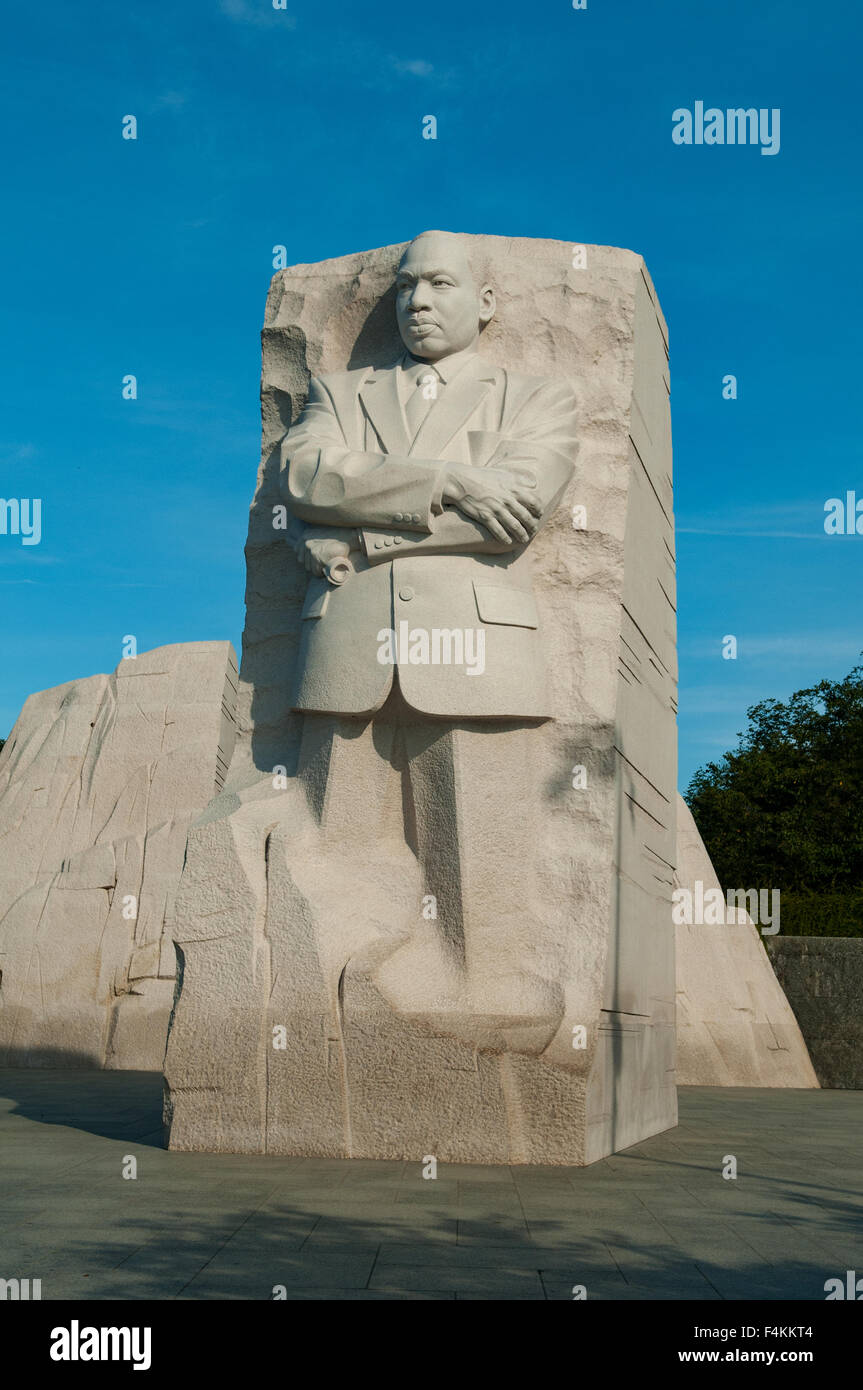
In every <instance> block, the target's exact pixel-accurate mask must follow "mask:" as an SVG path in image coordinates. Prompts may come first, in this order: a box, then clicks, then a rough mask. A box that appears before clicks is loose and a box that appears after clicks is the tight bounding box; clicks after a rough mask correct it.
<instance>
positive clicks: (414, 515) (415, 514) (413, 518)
mask: <svg viewBox="0 0 863 1390" xmlns="http://www.w3.org/2000/svg"><path fill="white" fill-rule="evenodd" d="M419 519H420V514H419V512H414V514H413V516H412V517H411V521H416V522H419Z"/></svg>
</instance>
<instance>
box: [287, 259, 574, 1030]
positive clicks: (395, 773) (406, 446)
mask: <svg viewBox="0 0 863 1390" xmlns="http://www.w3.org/2000/svg"><path fill="white" fill-rule="evenodd" d="M477 269H478V268H476V267H472V266H471V264H470V262H469V260H468V257H467V254H466V252H465V249H464V246H463V244H462V242H461V241H460V240H459V238H458V237H456V236H454V235H451V234H449V233H443V232H426V233H423V234H422V235H421V236H419V237H417V239H416V240H415V241H413V242H412V243H411V244H410V246H409V247H408V249H407V251H406V252H405V254H404V256H403V258H402V261H401V263H400V265H399V269H398V274H397V281H396V294H397V300H396V305H397V319H398V327H399V332H400V334H401V338H402V342H403V344H404V349H405V350H404V353H403V355H402V356H401V357H400V359H399V360H398V361H397V362H395V363H394V364H393V365H392V366H390V367H388V368H386V369H383V370H376V369H373V368H365V369H360V370H353V371H344V372H335V373H328V374H326V375H323V376H320V377H318V378H313V379H312V382H311V387H310V394H309V399H308V404H307V405H306V407H305V410H304V411H303V413H302V415H301V416H300V418H299V419H298V420H297V422H296V424H295V425H294V426H293V427H292V429H291V430H290V431H289V432H288V434H287V435H286V437H285V439H284V441H283V444H282V494H283V498H284V501H285V503H286V504H287V507H288V510H289V512H290V514H291V516H292V518H293V527H294V531H293V535H294V544H295V546H296V550H297V556H298V559H299V560H300V561H301V563H304V564H305V566H306V568H307V569H308V570H309V574H310V578H309V583H308V592H307V594H306V599H305V603H304V606H303V610H302V622H301V629H302V635H301V642H300V650H299V658H298V663H297V673H296V684H295V690H294V692H293V697H292V703H293V708H294V709H296V710H298V711H301V712H303V714H304V721H303V736H302V747H301V752H300V763H299V769H298V771H299V776H300V779H301V781H302V782H303V784H304V786H305V790H306V795H307V797H308V800H309V804H310V806H311V808H312V811H313V813H314V816H315V818H316V821H317V823H318V824H319V826H320V827H321V828H322V829H323V830H324V831H325V832H326V831H329V832H330V835H331V837H332V849H331V850H328V851H327V852H331V853H332V854H333V855H337V853H338V840H339V837H340V836H343V835H346V834H348V835H349V836H350V837H351V839H352V843H356V838H357V837H360V838H362V837H363V836H365V837H367V839H368V843H369V847H370V852H373V850H375V847H378V848H379V846H380V844H381V843H382V842H383V841H384V840H385V839H386V837H387V836H388V835H391V834H393V833H399V834H401V835H402V836H403V838H404V840H406V841H407V844H408V845H409V846H410V848H411V850H412V851H413V853H414V854H415V856H416V858H417V860H418V862H419V865H420V868H421V874H422V881H423V894H424V897H423V901H424V902H426V903H427V904H430V907H429V910H428V911H427V912H426V918H427V919H428V920H425V921H422V922H421V923H419V926H420V928H422V930H418V932H417V937H416V941H415V942H414V943H413V944H411V943H408V944H407V945H406V947H405V948H404V949H403V950H402V952H397V953H396V955H397V957H398V956H401V960H400V962H399V963H397V964H395V965H394V966H393V969H392V971H391V972H390V975H389V978H388V979H387V973H386V971H384V979H383V985H384V987H385V988H387V987H389V989H390V991H391V995H392V997H393V998H394V1000H395V1002H396V1003H397V1004H399V1006H401V1007H406V1008H410V1009H411V1010H413V1011H415V1012H419V1013H426V1014H429V1015H431V1014H440V1013H441V1012H450V1013H453V1014H458V1015H460V1016H463V1017H465V1018H466V1017H468V1016H470V1017H472V1018H473V1019H474V1020H475V1021H476V1034H475V1037H476V1040H477V1041H478V1042H480V1043H482V1042H483V1041H484V1042H485V1043H486V1044H489V1045H490V1040H491V1042H492V1043H493V1040H494V1038H495V1037H497V1038H499V1037H501V1036H502V1035H503V1034H506V1036H507V1037H509V1036H510V1035H511V1030H512V1029H518V1028H519V1027H520V1026H523V1025H525V1024H526V1023H527V1021H528V1020H530V1021H531V1023H532V1024H534V1025H535V1024H536V1023H537V1022H538V1021H539V1020H540V1019H542V1020H544V1021H545V1022H546V1023H547V1024H548V1025H549V1027H551V1026H553V1020H556V1019H557V1018H559V1016H560V1010H561V1000H560V998H559V996H558V990H559V986H558V984H557V983H556V982H555V980H554V979H553V978H552V976H553V970H552V969H551V967H550V966H549V967H548V968H547V965H548V963H547V962H545V960H544V958H543V952H542V949H541V946H540V944H539V943H540V939H541V933H540V932H539V931H538V930H537V924H536V921H535V918H534V912H535V901H536V898H535V893H534V890H533V888H532V886H531V859H532V839H531V836H532V834H533V830H532V820H533V815H532V812H533V807H534V805H535V803H536V796H535V794H534V776H535V771H534V760H533V757H532V753H533V745H532V737H533V736H535V727H536V724H537V722H538V721H542V720H544V719H547V718H549V717H550V714H551V710H550V708H549V703H548V695H547V690H546V679H545V667H544V660H543V644H542V632H541V629H540V626H539V618H538V614H537V606H536V601H535V598H534V594H533V591H532V586H531V556H530V543H531V541H532V540H533V538H534V537H535V536H536V534H537V532H538V531H539V529H540V528H541V526H542V525H543V524H544V523H545V521H546V520H547V519H548V517H549V516H550V515H551V514H552V513H553V512H554V510H555V508H556V507H557V505H558V503H559V501H560V499H561V496H562V494H563V491H564V489H565V487H566V485H567V483H568V481H569V479H570V477H571V475H572V470H573V459H574V454H575V448H576V408H575V400H574V397H573V394H572V391H571V389H570V388H569V386H568V385H567V384H566V383H565V382H563V381H553V380H544V379H540V378H532V377H527V376H523V375H520V374H518V373H514V372H509V371H504V370H503V369H502V368H500V367H496V366H494V365H492V364H491V363H490V362H488V361H486V360H485V358H483V357H482V356H481V355H480V353H479V351H478V346H479V338H480V333H481V331H482V329H483V328H484V326H485V325H486V324H487V323H488V322H489V321H490V320H491V318H492V316H493V314H494V312H495V296H494V290H493V289H492V287H491V286H490V285H489V284H487V283H484V282H483V280H482V278H481V277H480V276H478V275H477V273H476V271H477ZM339 580H341V581H342V582H336V581H339ZM324 839H325V840H327V841H328V836H327V835H326V834H325V836H324ZM417 916H418V919H419V917H420V904H418V905H417ZM405 953H406V954H405ZM501 1030H502V1031H501ZM462 1031H464V1029H462ZM541 1032H542V1034H543V1036H546V1037H547V1035H548V1034H547V1030H546V1029H542V1030H541ZM536 1045H537V1046H540V1045H541V1044H540V1040H539V1037H537V1044H536Z"/></svg>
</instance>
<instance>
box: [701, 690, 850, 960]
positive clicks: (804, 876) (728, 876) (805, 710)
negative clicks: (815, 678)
mask: <svg viewBox="0 0 863 1390" xmlns="http://www.w3.org/2000/svg"><path fill="white" fill-rule="evenodd" d="M747 718H748V720H749V727H748V729H747V730H746V731H745V733H741V734H738V738H739V739H740V743H739V746H738V747H737V748H736V749H735V750H734V751H733V752H730V753H725V754H723V757H722V759H721V761H720V762H718V763H714V762H711V763H708V764H707V766H706V767H703V768H701V769H700V770H699V771H698V772H696V774H695V776H694V777H693V778H692V781H691V782H690V784H689V787H688V788H687V791H686V800H687V802H688V803H689V806H690V808H691V810H692V814H693V816H694V818H695V822H696V824H697V826H698V829H699V831H700V833H701V837H702V839H703V840H704V843H705V845H706V847H707V851H708V853H709V855H710V857H711V859H712V860H713V864H714V867H715V869H716V872H717V874H718V876H719V881H720V883H721V884H722V886H723V887H724V888H778V889H779V890H780V894H781V898H780V902H781V920H782V928H781V929H782V932H783V934H786V935H795V934H799V935H814V936H859V935H863V666H855V667H854V669H853V670H852V671H851V672H850V673H849V674H848V675H847V676H846V677H845V678H844V680H841V681H826V680H825V681H819V683H818V684H817V685H815V686H812V688H811V689H809V690H798V691H796V692H795V694H793V695H792V696H791V698H790V699H789V700H787V701H784V702H783V701H781V700H764V701H762V702H761V704H758V705H753V706H752V707H751V709H749V710H747Z"/></svg>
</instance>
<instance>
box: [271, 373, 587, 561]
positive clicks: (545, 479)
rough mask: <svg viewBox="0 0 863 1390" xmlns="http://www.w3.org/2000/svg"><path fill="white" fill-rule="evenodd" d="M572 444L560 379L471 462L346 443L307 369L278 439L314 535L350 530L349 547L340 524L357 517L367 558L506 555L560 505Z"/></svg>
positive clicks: (288, 494)
mask: <svg viewBox="0 0 863 1390" xmlns="http://www.w3.org/2000/svg"><path fill="white" fill-rule="evenodd" d="M575 449H576V438H575V401H574V398H573V396H572V392H571V391H570V390H569V388H568V387H567V386H566V384H565V383H563V382H547V383H543V384H542V385H540V386H539V388H538V389H537V391H536V392H535V393H534V394H533V396H532V397H531V398H530V399H529V401H528V402H527V403H526V405H525V407H523V408H522V410H521V411H520V412H519V415H518V416H517V417H516V419H515V420H513V421H512V422H511V423H510V424H509V426H508V428H507V432H506V436H505V437H504V436H502V437H501V443H500V444H499V446H498V448H497V450H496V451H495V453H494V455H493V457H492V458H491V459H490V460H489V462H488V463H487V464H486V465H485V466H484V467H476V466H474V465H470V464H455V463H445V462H442V461H436V460H425V461H423V460H417V459H413V458H408V457H404V458H403V457H400V456H399V457H396V456H394V455H392V454H379V453H373V452H360V451H356V450H351V449H349V448H348V447H347V443H346V441H345V438H344V435H343V432H342V429H341V426H340V425H339V422H338V418H337V416H336V413H335V410H334V408H333V404H332V400H331V398H330V396H329V393H328V392H327V389H326V386H325V385H324V384H323V383H321V382H319V381H317V380H316V379H315V378H312V382H311V389H310V395H309V401H308V404H307V406H306V408H305V410H304V411H303V414H302V416H301V417H300V419H299V420H298V421H297V423H296V425H295V426H293V428H292V429H291V430H290V431H289V432H288V434H287V435H286V436H285V439H284V440H283V442H282V484H281V486H282V495H283V496H284V498H285V500H286V502H287V503H288V506H289V508H290V510H291V513H292V514H293V516H294V517H297V518H299V519H300V520H301V521H304V522H307V523H310V526H309V527H308V529H307V534H308V535H310V536H312V535H315V534H317V535H319V536H320V537H322V538H323V537H332V538H349V539H350V541H351V547H352V548H353V534H352V532H350V534H349V533H348V532H345V531H344V530H343V529H341V528H352V527H354V526H356V527H357V528H358V531H359V535H360V536H361V539H362V548H363V549H364V551H365V553H366V555H367V556H368V559H369V562H370V563H372V564H375V563H380V562H381V561H386V560H391V559H394V558H395V555H396V553H401V554H407V553H408V552H410V553H417V552H419V553H422V554H437V555H440V554H473V553H475V554H505V553H507V552H509V551H512V550H515V549H517V548H518V547H519V546H520V545H526V544H528V543H529V542H530V540H531V539H532V538H533V536H534V535H535V534H536V533H537V531H538V530H539V529H540V528H541V527H542V526H543V525H544V524H545V522H546V521H547V519H548V517H549V516H550V515H551V514H552V512H553V511H554V510H555V509H556V508H557V506H558V503H559V502H560V499H561V497H562V495H563V492H564V490H565V488H566V486H567V484H568V482H569V480H570V478H571V477H572V472H573V462H572V459H573V456H574V453H575ZM294 525H296V522H295V523H294ZM337 528H339V529H337Z"/></svg>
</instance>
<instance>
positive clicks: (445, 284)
mask: <svg viewBox="0 0 863 1390" xmlns="http://www.w3.org/2000/svg"><path fill="white" fill-rule="evenodd" d="M451 285H452V280H435V281H434V287H435V289H436V290H441V289H443V290H445V289H448V288H449V287H450V286H451Z"/></svg>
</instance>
